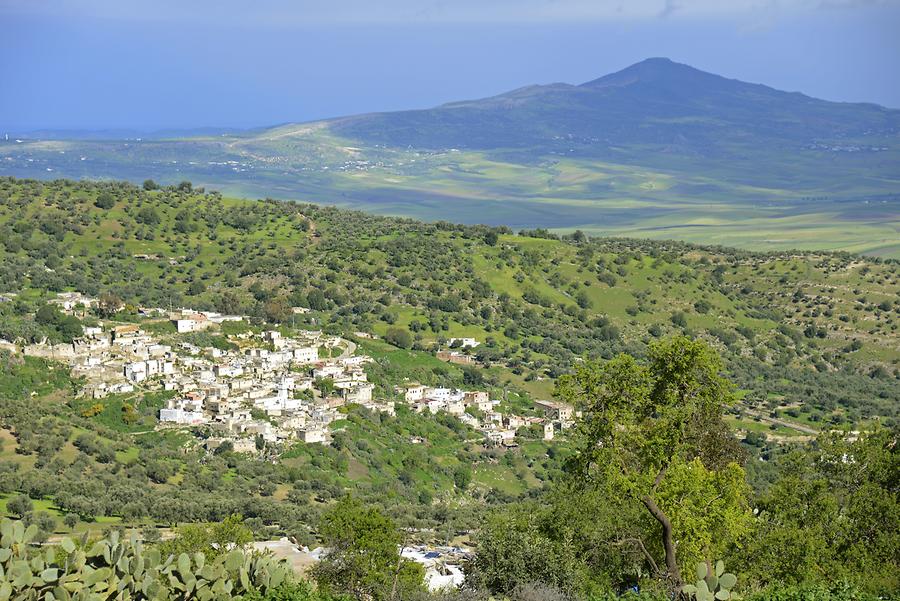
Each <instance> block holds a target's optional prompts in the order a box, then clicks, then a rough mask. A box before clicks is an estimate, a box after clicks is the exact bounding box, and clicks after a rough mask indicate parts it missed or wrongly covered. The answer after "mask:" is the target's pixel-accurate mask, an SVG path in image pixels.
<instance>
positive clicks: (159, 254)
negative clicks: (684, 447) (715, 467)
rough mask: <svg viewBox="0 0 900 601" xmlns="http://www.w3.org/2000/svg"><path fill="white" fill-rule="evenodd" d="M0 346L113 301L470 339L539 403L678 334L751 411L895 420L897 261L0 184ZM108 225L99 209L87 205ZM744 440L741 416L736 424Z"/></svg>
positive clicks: (485, 359) (84, 187)
mask: <svg viewBox="0 0 900 601" xmlns="http://www.w3.org/2000/svg"><path fill="white" fill-rule="evenodd" d="M0 195H2V204H0V240H2V241H3V247H2V258H3V261H2V271H0V276H2V281H3V283H4V288H5V289H4V290H2V291H0V292H2V293H17V294H19V301H20V302H22V303H24V304H23V305H21V306H20V305H19V304H17V303H3V304H0V309H2V310H3V313H4V316H5V317H4V319H5V320H4V322H3V326H4V331H2V332H0V337H5V338H7V339H12V338H15V337H16V336H17V335H21V334H22V333H23V332H24V333H25V334H26V335H35V334H28V332H29V330H27V328H26V329H24V330H21V329H19V328H22V327H24V326H22V325H20V324H19V322H18V321H16V319H17V318H15V317H14V315H15V314H16V312H17V311H26V312H27V311H28V310H29V308H33V303H34V302H36V301H37V300H38V299H40V298H42V297H44V296H45V295H46V294H47V293H49V292H54V291H62V290H69V289H77V290H79V291H82V292H84V293H87V294H90V295H95V296H96V295H100V294H102V293H112V294H115V295H117V296H118V297H121V298H122V299H124V300H126V301H128V302H130V303H135V304H143V305H146V306H160V307H169V306H175V307H177V306H191V307H195V308H209V309H215V310H219V311H221V312H224V313H244V314H250V315H258V316H260V317H268V318H270V319H276V320H283V319H285V317H284V315H285V307H290V306H301V307H308V308H310V309H312V313H311V314H310V316H311V317H309V318H308V319H315V320H317V322H319V323H326V324H331V325H330V326H329V327H331V328H334V329H336V330H337V331H342V332H349V333H352V332H356V331H367V332H372V333H374V334H377V335H383V334H385V332H386V331H387V329H388V328H389V327H400V328H404V329H407V330H409V331H410V332H411V333H412V334H413V337H414V342H415V348H417V349H421V350H430V349H433V348H434V347H435V346H438V345H440V344H441V343H442V342H443V341H444V340H445V339H446V338H449V337H454V336H457V337H458V336H468V337H474V338H476V339H478V340H480V341H482V342H484V344H483V345H482V346H480V347H479V348H478V352H477V356H478V359H479V360H480V361H481V362H482V364H483V365H484V367H485V370H484V373H485V376H486V377H487V378H488V379H489V380H490V381H491V382H493V383H494V384H495V385H500V384H503V383H505V382H509V383H510V385H512V386H515V387H518V388H521V389H522V390H523V391H525V392H529V393H531V394H532V395H535V396H537V397H543V398H546V397H547V396H549V394H550V393H551V392H552V379H553V378H554V377H555V376H557V375H559V374H561V373H564V372H566V371H567V370H569V369H571V366H572V365H573V364H574V362H576V361H578V360H579V358H594V357H604V358H609V357H612V356H613V355H614V354H616V353H618V352H621V351H629V352H632V353H637V354H641V353H643V352H644V351H643V349H645V347H646V344H647V342H648V341H650V340H652V339H654V338H658V337H662V336H665V335H668V334H671V333H678V332H687V333H689V334H691V335H693V336H698V337H701V338H704V339H706V340H708V341H710V343H712V344H713V345H715V346H716V347H717V348H720V349H721V350H722V352H723V353H724V355H725V358H726V361H727V364H728V369H729V372H730V374H729V375H730V376H731V377H732V378H733V379H734V380H735V381H736V382H737V383H738V384H739V385H740V386H741V387H742V388H744V389H745V394H746V399H747V408H748V409H751V410H752V411H753V412H755V413H759V412H760V411H761V412H763V413H765V414H768V412H774V413H773V414H784V413H786V412H788V413H790V414H792V415H793V416H794V418H795V419H798V420H800V421H801V422H803V423H819V424H823V425H824V424H850V425H859V424H864V423H866V422H867V421H868V420H871V419H872V418H874V417H876V416H881V417H883V418H886V419H889V420H893V419H896V416H897V409H898V403H897V401H898V399H900V381H898V375H900V345H898V334H897V327H898V319H897V316H898V311H900V304H898V301H900V298H898V296H897V290H898V282H900V273H898V272H900V269H898V265H897V263H896V262H881V261H874V260H865V259H861V258H859V257H854V256H850V255H840V254H769V255H765V254H754V253H748V252H743V251H734V250H730V249H724V248H704V247H696V246H689V245H684V244H680V243H671V242H648V241H635V240H621V239H586V238H585V237H584V236H582V235H577V236H574V237H570V238H569V239H566V240H558V239H551V238H552V236H550V237H549V238H548V236H549V235H548V234H546V233H544V232H540V231H532V232H524V233H523V234H524V235H511V234H509V233H504V230H502V229H499V230H498V229H490V228H486V227H483V226H478V227H469V226H456V225H451V224H447V223H438V224H425V223H422V222H417V221H412V220H404V219H391V218H383V217H375V216H371V215H367V214H363V213H356V212H349V211H343V210H338V209H332V208H324V207H319V206H314V205H300V204H294V203H278V202H273V201H266V202H252V201H240V200H234V199H227V198H222V197H221V196H220V195H219V194H217V193H198V192H197V191H192V190H191V189H190V187H189V185H186V186H182V187H181V188H180V189H176V188H167V189H165V190H157V191H150V192H148V191H144V190H142V189H138V188H136V187H133V186H130V185H127V184H118V183H109V184H88V183H72V182H67V181H55V182H48V183H40V182H36V181H27V180H14V179H5V180H2V185H0ZM98 205H100V206H103V207H108V208H100V206H98ZM736 419H738V420H742V423H743V424H744V425H745V427H754V426H753V423H752V420H750V414H743V417H741V416H740V415H737V416H736Z"/></svg>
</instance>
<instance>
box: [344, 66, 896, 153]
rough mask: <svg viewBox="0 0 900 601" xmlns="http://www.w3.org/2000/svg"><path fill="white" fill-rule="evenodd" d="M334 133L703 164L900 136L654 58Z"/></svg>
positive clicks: (861, 114) (353, 123)
mask: <svg viewBox="0 0 900 601" xmlns="http://www.w3.org/2000/svg"><path fill="white" fill-rule="evenodd" d="M331 127H332V130H333V131H335V132H337V133H340V134H341V135H344V136H346V137H349V138H354V139H358V140H363V141H366V142H368V143H372V144H387V145H391V146H398V147H406V146H413V147H416V148H425V149H443V148H449V147H455V148H473V149H501V148H530V149H533V150H534V151H535V152H537V153H540V154H543V153H545V152H546V151H547V150H548V149H551V150H552V149H554V148H557V149H558V148H566V149H567V148H570V147H571V145H572V144H573V143H574V144H575V145H576V147H577V148H578V152H579V153H580V154H588V155H591V156H594V155H614V154H616V153H617V152H618V150H617V149H616V148H615V147H617V146H620V145H625V146H634V145H636V144H654V145H661V146H662V148H661V149H662V150H664V151H668V152H683V151H685V150H687V151H689V152H692V153H697V154H700V155H706V156H715V155H716V154H717V153H725V154H734V153H735V146H734V144H735V143H737V148H745V149H747V150H751V151H752V150H753V149H752V147H751V146H752V145H765V146H767V147H771V146H772V145H775V146H777V147H778V148H780V149H785V150H800V149H801V148H802V147H803V146H808V145H812V144H816V143H818V142H821V141H823V140H835V139H841V138H848V137H863V136H871V135H875V136H881V135H883V136H896V135H897V133H898V132H900V111H894V110H889V109H885V108H882V107H879V106H876V105H871V104H846V103H836V102H827V101H824V100H817V99H815V98H810V97H808V96H804V95H802V94H798V93H788V92H781V91H778V90H775V89H772V88H769V87H766V86H763V85H757V84H749V83H745V82H741V81H738V80H731V79H726V78H724V77H720V76H718V75H713V74H710V73H705V72H703V71H700V70H698V69H694V68H693V67H690V66H688V65H683V64H679V63H675V62H672V61H671V60H669V59H665V58H651V59H647V60H645V61H642V62H640V63H637V64H635V65H632V66H630V67H628V68H626V69H624V70H622V71H619V72H617V73H613V74H611V75H607V76H605V77H601V78H599V79H595V80H593V81H589V82H587V83H584V84H581V85H577V86H576V85H568V84H551V85H546V86H530V87H526V88H521V89H518V90H513V91H512V92H508V93H506V94H501V95H499V96H494V97H491V98H485V99H482V100H474V101H465V102H454V103H450V104H445V105H443V106H440V107H437V108H434V109H428V110H422V111H401V112H395V113H380V114H373V115H362V116H359V117H351V118H347V119H339V120H335V121H334V122H333V123H332V126H331Z"/></svg>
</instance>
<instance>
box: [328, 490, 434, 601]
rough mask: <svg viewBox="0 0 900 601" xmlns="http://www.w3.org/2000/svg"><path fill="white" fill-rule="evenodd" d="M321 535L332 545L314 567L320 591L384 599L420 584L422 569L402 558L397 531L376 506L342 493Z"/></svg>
mask: <svg viewBox="0 0 900 601" xmlns="http://www.w3.org/2000/svg"><path fill="white" fill-rule="evenodd" d="M319 534H320V535H321V537H322V541H323V543H324V544H325V546H326V547H328V548H329V549H330V551H329V553H328V554H327V555H326V556H325V557H324V558H323V559H322V561H321V562H319V564H318V565H317V566H316V568H315V570H314V572H313V576H314V577H315V579H316V582H317V583H318V585H319V587H320V588H321V589H322V590H324V591H326V592H329V593H346V594H350V595H353V596H354V597H355V598H357V599H372V600H373V601H382V600H393V599H398V598H399V599H407V598H409V596H410V594H411V593H414V592H416V591H419V590H421V589H422V587H423V578H424V569H423V568H422V566H421V565H420V564H417V563H415V562H413V561H410V560H407V559H404V558H402V557H401V555H400V550H401V549H400V547H401V544H402V542H403V541H402V536H401V533H400V531H399V530H398V528H397V526H396V525H395V524H394V522H393V520H391V519H390V518H389V517H387V516H385V515H384V514H382V513H381V512H380V511H379V510H378V509H376V508H374V507H367V506H365V505H363V504H362V503H361V502H360V501H358V500H356V499H354V498H352V497H349V496H348V497H344V498H343V499H341V500H340V501H339V502H338V503H337V504H336V505H335V506H334V507H333V508H332V509H331V510H330V511H329V512H328V513H326V514H325V515H324V516H323V518H322V522H321V524H320V526H319Z"/></svg>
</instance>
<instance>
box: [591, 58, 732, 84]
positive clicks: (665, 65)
mask: <svg viewBox="0 0 900 601" xmlns="http://www.w3.org/2000/svg"><path fill="white" fill-rule="evenodd" d="M726 81H728V80H727V79H725V78H724V77H721V76H719V75H714V74H712V73H707V72H706V71H701V70H700V69H696V68H694V67H691V66H690V65H685V64H684V63H676V62H675V61H673V60H672V59H670V58H666V57H652V58H647V59H644V60H642V61H640V62H638V63H635V64H633V65H631V66H629V67H625V68H624V69H622V70H621V71H616V72H615V73H610V74H609V75H604V76H603V77H600V78H598V79H594V80H592V81H589V82H586V83H583V84H581V87H585V88H605V87H621V86H628V85H632V84H636V83H643V84H656V85H663V86H671V85H684V84H687V85H691V86H693V85H698V84H706V85H709V84H711V83H719V84H721V83H723V82H726Z"/></svg>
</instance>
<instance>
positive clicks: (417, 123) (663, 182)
mask: <svg viewBox="0 0 900 601" xmlns="http://www.w3.org/2000/svg"><path fill="white" fill-rule="evenodd" d="M2 174H5V175H15V176H19V177H32V178H48V177H49V178H53V177H60V176H63V177H68V178H74V179H104V178H119V179H128V180H131V181H134V182H141V181H143V180H145V179H148V178H152V179H155V180H157V181H160V182H162V183H177V182H179V181H181V180H185V179H187V180H191V181H193V182H194V183H195V184H198V185H204V186H211V187H214V188H216V189H219V190H222V191H224V192H226V193H229V194H233V195H240V196H249V197H254V196H256V197H258V196H269V197H278V198H283V199H292V200H303V201H311V202H318V203H326V204H335V205H339V206H344V207H352V208H358V209H363V210H367V211H370V212H375V213H381V214H389V215H402V216H409V217H415V218H420V219H425V220H438V219H441V220H452V221H457V222H464V223H486V224H492V225H508V226H510V227H513V228H535V227H544V228H551V229H557V230H561V231H572V230H574V229H576V228H578V229H582V230H584V231H586V232H588V233H592V234H598V235H622V236H632V237H647V238H676V239H681V240H686V241H690V242H700V243H714V244H723V245H728V246H739V247H743V248H749V249H754V250H784V249H793V248H801V249H819V250H822V249H831V250H847V251H852V252H863V253H867V254H872V255H878V256H884V257H896V258H900V242H898V240H900V193H898V190H900V111H898V110H893V109H887V108H884V107H880V106H877V105H874V104H859V103H838V102H828V101H825V100H819V99H815V98H811V97H808V96H805V95H803V94H799V93H791V92H783V91H779V90H775V89H772V88H769V87H766V86H763V85H759V84H750V83H745V82H741V81H737V80H733V79H727V78H724V77H720V76H718V75H714V74H711V73H705V72H703V71H700V70H698V69H695V68H693V67H690V66H688V65H683V64H679V63H675V62H672V61H670V60H668V59H664V58H652V59H647V60H645V61H642V62H640V63H637V64H635V65H632V66H630V67H628V68H626V69H623V70H622V71H619V72H616V73H612V74H609V75H606V76H604V77H600V78H598V79H595V80H592V81H589V82H586V83H583V84H580V85H571V84H565V83H555V84H549V85H536V86H528V87H524V88H520V89H518V90H513V91H511V92H508V93H505V94H501V95H499V96H493V97H490V98H483V99H478V100H467V101H461V102H452V103H448V104H444V105H442V106H438V107H434V108H430V109H425V110H410V111H399V112H391V113H371V114H365V115H356V116H350V117H342V118H337V119H331V120H325V121H318V122H312V123H299V124H297V123H295V124H287V125H281V126H278V127H274V128H269V129H262V130H252V131H244V132H231V133H228V132H224V133H223V132H219V133H218V134H217V135H212V134H205V135H202V136H201V135H190V136H185V135H180V136H179V137H173V138H168V139H160V138H158V137H156V138H144V139H140V140H136V139H133V138H132V139H115V138H108V139H97V138H89V137H87V136H85V137H84V138H83V139H79V140H73V139H59V138H55V139H54V138H52V137H48V138H43V139H21V140H18V141H17V140H12V139H11V140H8V141H4V140H0V175H2Z"/></svg>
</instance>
